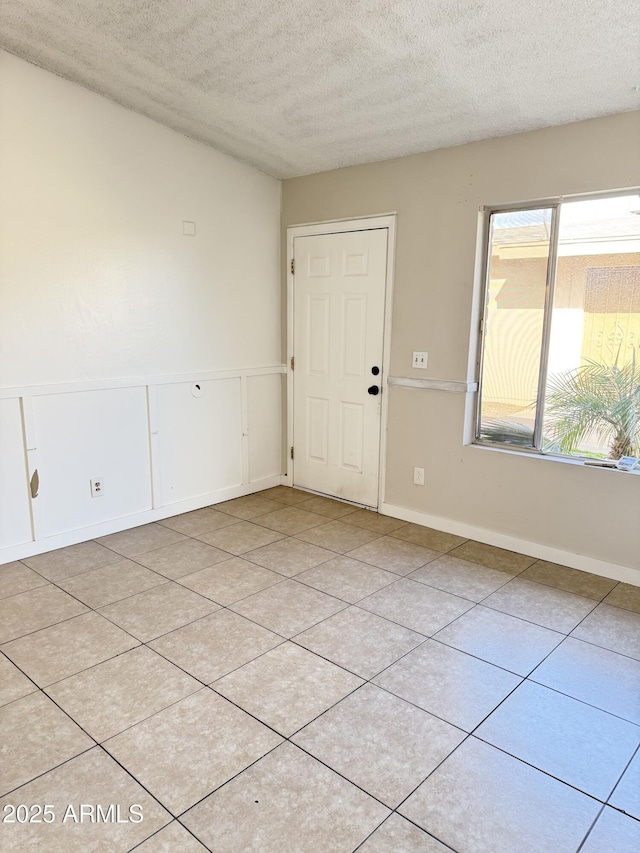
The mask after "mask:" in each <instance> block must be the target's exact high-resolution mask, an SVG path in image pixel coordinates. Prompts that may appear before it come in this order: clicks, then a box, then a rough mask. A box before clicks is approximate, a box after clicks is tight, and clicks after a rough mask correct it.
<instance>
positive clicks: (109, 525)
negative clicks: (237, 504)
mask: <svg viewBox="0 0 640 853" xmlns="http://www.w3.org/2000/svg"><path fill="white" fill-rule="evenodd" d="M286 482H287V478H286V477H282V476H281V475H280V474H276V475H274V476H272V477H265V478H264V479H261V480H256V481H255V482H253V483H245V484H244V485H240V486H229V487H228V488H225V489H218V490H217V491H214V492H209V493H208V494H206V495H198V496H197V497H195V498H188V499H187V500H183V501H178V502H177V503H174V504H167V505H166V506H162V507H158V508H157V509H150V510H145V511H144V512H138V513H135V515H127V516H123V517H122V518H114V519H111V520H109V521H104V522H102V523H100V524H92V525H89V526H88V527H81V528H79V529H78V530H67V531H65V532H64V533H58V534H56V535H55V536H47V537H46V538H45V539H38V540H36V541H33V542H23V543H21V544H19V545H9V546H8V547H6V548H0V566H1V565H3V564H4V563H11V562H13V561H14V560H21V559H23V558H24V557H35V556H36V554H45V553H47V551H54V550H55V549H56V548H65V547H66V546H67V545H77V544H78V543H79V542H87V541H88V540H89V539H96V538H97V537H98V536H108V535H109V534H110V533H120V531H122V530H129V529H130V528H132V527H139V526H140V525H142V524H149V523H150V522H153V521H162V519H163V518H171V516H173V515H180V514H181V513H183V512H191V511H192V510H194V509H202V507H205V506H211V505H213V504H217V503H222V501H230V500H232V499H233V498H241V497H243V496H244V495H251V494H253V493H254V492H261V491H263V490H264V489H272V488H273V487H274V486H280V485H282V484H283V483H284V485H286Z"/></svg>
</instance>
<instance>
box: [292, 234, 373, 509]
mask: <svg viewBox="0 0 640 853" xmlns="http://www.w3.org/2000/svg"><path fill="white" fill-rule="evenodd" d="M387 237H388V229H387V228H379V229H372V230H370V231H349V232H345V233H339V234H322V235H317V236H310V237H296V238H295V240H294V258H295V276H294V355H295V370H294V376H293V395H294V403H293V407H294V418H293V421H294V434H293V444H294V448H295V456H294V476H293V482H294V485H296V486H300V487H302V488H307V489H313V490H314V491H318V492H322V493H324V494H327V495H335V496H336V497H341V498H345V499H346V500H351V501H355V502H357V503H361V504H364V505H366V506H371V507H376V506H377V504H378V473H379V471H378V469H379V455H380V413H381V405H380V400H381V391H382V341H383V331H384V305H385V284H386V271H387ZM374 368H377V371H376V370H374Z"/></svg>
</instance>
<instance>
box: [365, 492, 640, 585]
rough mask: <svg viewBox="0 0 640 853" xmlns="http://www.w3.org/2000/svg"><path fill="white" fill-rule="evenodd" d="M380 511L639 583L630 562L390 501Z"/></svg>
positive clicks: (382, 513)
mask: <svg viewBox="0 0 640 853" xmlns="http://www.w3.org/2000/svg"><path fill="white" fill-rule="evenodd" d="M378 511H379V512H380V514H381V515H389V516H391V517H392V518H399V519H401V520H402V521H411V522H413V523H414V524H421V525H422V526H423V527H433V528H434V529H435V530H442V531H443V532H444V533H454V534H455V535H456V536H464V537H465V539H475V540H476V541H478V542H484V543H485V544H487V545H495V546H496V547H497V548H505V549H506V550H508V551H517V552H518V553H520V554H527V556H530V557H536V558H537V559H538V560H548V561H549V562H551V563H559V564H560V565H562V566H570V567H571V568H572V569H580V570H581V571H583V572H590V573H591V574H593V575H601V576H602V577H605V578H611V580H616V581H622V582H624V583H630V584H633V585H634V586H640V570H638V569H632V568H631V567H630V566H621V565H618V564H617V563H609V562H607V561H606V560H600V559H598V558H596V557H588V556H586V555H585V554H574V553H572V552H571V551H563V550H562V549H561V548H554V547H552V546H551V545H543V544H542V543H540V542H530V541H529V540H528V539H519V538H517V537H516V536H509V535H507V534H505V533H499V532H497V531H495V530H488V529H487V528H485V527H474V526H473V525H471V524H466V523H465V522H462V521H455V520H454V519H452V518H443V517H441V516H439V515H429V514H428V513H425V512H419V511H418V510H415V509H407V508H405V507H401V506H395V505H394V504H390V503H386V502H385V503H383V504H382V505H381V506H380V508H379V510H378Z"/></svg>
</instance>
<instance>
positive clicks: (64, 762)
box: [0, 708, 99, 799]
mask: <svg viewBox="0 0 640 853" xmlns="http://www.w3.org/2000/svg"><path fill="white" fill-rule="evenodd" d="M60 710H62V708H61V709H60ZM65 713H66V712H65ZM67 716H69V715H68V714H67ZM69 719H71V722H73V723H75V725H76V726H77V725H78V724H77V723H76V721H75V720H74V719H73V718H71V717H69ZM83 732H84V729H83ZM84 734H87V733H86V732H84ZM87 737H90V735H87ZM91 740H93V738H91ZM97 746H99V744H97V743H96V742H95V741H94V742H93V743H92V744H91V746H88V747H86V749H83V750H82V751H81V752H78V753H76V754H75V755H72V756H71V757H70V758H65V759H64V761H60V762H59V763H58V764H54V765H53V767H49V768H48V769H47V770H43V772H42V773H37V774H36V775H35V776H32V777H31V778H30V779H27V781H26V782H21V783H20V784H19V785H16V787H15V788H12V789H11V790H10V791H6V792H5V793H4V794H2V793H0V799H6V797H9V796H11V794H15V793H16V791H19V790H20V789H21V788H24V787H26V786H27V785H30V784H31V783H32V782H35V781H36V780H37V779H42V777H43V776H46V775H47V774H48V773H52V772H53V771H54V770H58V769H59V768H60V767H64V765H65V764H69V762H70V761H75V759H76V758H80V756H81V755H86V754H87V752H91V750H92V749H95V748H96V747H97Z"/></svg>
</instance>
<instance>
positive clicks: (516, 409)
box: [478, 208, 552, 448]
mask: <svg viewBox="0 0 640 853" xmlns="http://www.w3.org/2000/svg"><path fill="white" fill-rule="evenodd" d="M551 216H552V210H551V208H544V209H539V210H519V211H513V212H504V213H494V214H492V215H491V223H490V233H489V253H490V254H489V270H488V276H487V278H488V282H487V294H486V311H485V330H484V344H483V347H484V349H483V368H482V388H481V404H480V423H479V431H478V434H479V437H480V438H481V439H483V440H486V441H498V442H502V443H506V444H512V445H516V446H520V447H529V448H532V447H533V446H534V441H533V431H534V424H535V419H536V404H537V397H538V383H539V377H540V359H541V351H542V333H543V325H544V303H545V294H546V282H547V265H548V263H549V237H550V233H551Z"/></svg>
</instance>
